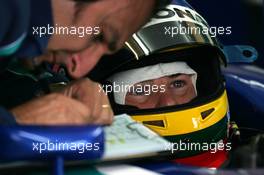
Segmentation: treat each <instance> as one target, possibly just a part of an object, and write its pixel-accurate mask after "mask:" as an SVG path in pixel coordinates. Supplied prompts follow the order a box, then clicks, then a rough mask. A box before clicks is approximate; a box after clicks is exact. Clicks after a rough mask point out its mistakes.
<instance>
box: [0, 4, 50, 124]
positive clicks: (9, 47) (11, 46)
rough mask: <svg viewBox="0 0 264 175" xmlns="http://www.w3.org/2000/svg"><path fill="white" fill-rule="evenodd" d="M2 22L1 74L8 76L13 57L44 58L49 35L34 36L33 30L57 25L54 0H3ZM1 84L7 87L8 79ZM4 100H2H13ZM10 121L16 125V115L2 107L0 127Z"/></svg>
mask: <svg viewBox="0 0 264 175" xmlns="http://www.w3.org/2000/svg"><path fill="white" fill-rule="evenodd" d="M0 22H1V25H0V75H1V76H3V75H4V74H5V76H6V75H7V74H6V73H4V71H5V69H6V66H7V65H8V64H9V61H10V60H11V59H12V58H14V57H16V58H32V57H35V56H37V55H41V54H42V53H43V51H44V50H45V48H46V45H47V43H48V39H49V35H44V36H42V37H39V35H37V34H36V33H35V34H33V31H34V30H33V27H34V28H37V27H45V26H47V25H51V26H52V25H53V22H52V10H51V2H50V0H2V1H0ZM0 78H1V77H0ZM9 80H10V79H9ZM0 81H1V88H2V87H4V86H6V85H5V83H4V81H8V79H7V80H5V79H0ZM17 83H18V82H17ZM20 85H21V84H19V86H20ZM28 90H29V89H28ZM1 93H2V94H3V95H5V93H6V92H3V91H1ZM0 98H1V100H0V101H4V100H10V99H3V98H2V97H0ZM1 105H2V104H1V103H0V106H1ZM10 122H11V123H13V122H14V119H13V118H12V115H11V114H10V113H9V112H7V111H6V110H5V109H4V108H2V107H1V108H0V124H2V123H10Z"/></svg>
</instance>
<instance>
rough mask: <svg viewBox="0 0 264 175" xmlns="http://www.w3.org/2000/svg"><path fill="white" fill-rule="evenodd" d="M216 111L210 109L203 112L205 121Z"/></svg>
mask: <svg viewBox="0 0 264 175" xmlns="http://www.w3.org/2000/svg"><path fill="white" fill-rule="evenodd" d="M214 110H215V109H214V108H211V109H208V110H206V111H203V112H201V116H202V118H203V119H205V118H206V117H208V116H209V115H210V114H211V113H212V112H213V111H214Z"/></svg>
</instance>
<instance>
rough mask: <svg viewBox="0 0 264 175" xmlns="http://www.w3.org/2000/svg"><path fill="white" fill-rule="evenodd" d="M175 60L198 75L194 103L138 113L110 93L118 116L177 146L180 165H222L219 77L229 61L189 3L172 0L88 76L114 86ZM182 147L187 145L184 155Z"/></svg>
mask: <svg viewBox="0 0 264 175" xmlns="http://www.w3.org/2000/svg"><path fill="white" fill-rule="evenodd" d="M180 30H182V31H180ZM175 61H183V62H185V63H187V64H188V65H189V66H190V67H191V68H192V69H193V70H195V71H196V72H197V75H198V76H197V82H196V86H197V97H196V98H195V99H193V100H192V101H191V102H188V103H186V104H181V105H173V106H166V107H160V108H155V109H138V108H136V107H135V106H129V105H120V104H118V103H116V101H115V99H114V96H113V94H110V102H111V103H112V108H113V110H114V113H115V114H121V113H127V114H129V115H131V116H132V117H133V119H135V120H136V121H138V122H141V123H143V124H144V125H145V126H147V127H149V128H150V129H152V130H153V131H155V132H157V133H158V134H159V135H161V136H163V137H165V138H166V139H167V140H169V141H170V142H172V143H175V146H177V147H178V150H179V151H178V152H177V153H176V154H175V156H176V159H175V161H176V162H180V163H184V164H189V165H195V166H206V167H219V166H221V165H222V164H223V162H225V160H226V159H227V157H228V154H227V151H226V150H227V149H226V148H227V140H228V125H229V109H228V100H227V93H226V90H225V82H224V78H223V76H222V73H221V65H225V64H226V58H225V55H224V54H223V52H222V50H221V45H220V44H219V42H218V41H217V39H216V37H215V35H214V33H212V31H210V27H209V25H208V24H207V22H206V20H205V19H204V18H203V17H202V16H201V15H199V14H198V13H197V12H196V11H195V10H194V9H193V8H192V7H191V6H190V5H189V4H188V3H187V2H186V1H184V0H173V1H172V2H171V4H169V5H168V6H166V7H164V8H161V9H159V11H158V13H157V14H156V15H155V16H154V17H153V18H152V19H151V20H150V21H149V22H148V23H147V24H146V25H145V26H144V27H143V28H141V29H140V30H139V31H138V32H137V33H135V34H133V36H132V37H131V38H130V39H129V40H128V41H127V42H126V43H125V46H124V48H123V49H121V50H120V51H118V52H117V53H115V54H114V55H111V56H104V57H103V58H102V59H101V60H100V62H99V63H98V64H97V66H96V67H95V68H94V69H93V70H92V72H91V73H90V78H92V79H94V80H96V81H99V82H101V83H103V84H104V85H107V84H111V82H108V81H107V79H108V78H109V77H110V76H112V75H114V74H118V73H120V72H124V71H127V70H131V69H135V68H141V67H145V66H150V65H156V64H159V63H171V62H175ZM180 144H181V145H185V147H184V148H185V149H184V151H183V149H181V148H180ZM219 144H220V145H221V146H220V147H221V148H220V149H219ZM190 145H193V146H192V147H190ZM188 146H189V147H188ZM194 146H195V148H194ZM229 147H230V145H229ZM212 150H215V151H212Z"/></svg>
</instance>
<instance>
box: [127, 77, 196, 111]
mask: <svg viewBox="0 0 264 175" xmlns="http://www.w3.org/2000/svg"><path fill="white" fill-rule="evenodd" d="M138 85H140V86H142V87H144V86H146V85H150V86H153V85H156V86H159V87H161V86H162V87H163V88H164V91H162V92H161V91H158V92H151V93H149V91H148V92H140V93H138V92H136V91H134V92H131V91H130V92H128V93H127V95H126V98H125V104H126V105H132V106H136V107H138V108H140V109H151V108H158V107H165V106H172V105H180V104H184V103H188V102H190V101H191V100H192V99H194V98H195V97H196V92H195V89H194V86H193V84H192V79H191V75H186V74H179V75H172V76H166V77H162V78H158V79H154V80H149V81H144V82H141V83H138V84H136V85H134V86H138ZM146 89H149V88H146Z"/></svg>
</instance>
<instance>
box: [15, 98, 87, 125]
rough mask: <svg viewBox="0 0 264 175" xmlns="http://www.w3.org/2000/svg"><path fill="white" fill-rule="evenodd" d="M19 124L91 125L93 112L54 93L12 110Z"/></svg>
mask: <svg viewBox="0 0 264 175" xmlns="http://www.w3.org/2000/svg"><path fill="white" fill-rule="evenodd" d="M11 112H12V113H13V114H14V116H15V118H16V121H17V123H19V124H30V125H73V124H85V123H89V122H90V119H89V116H90V115H91V111H90V110H89V108H87V106H85V105H84V104H83V103H81V102H79V101H77V100H75V99H71V98H69V97H66V96H64V95H62V94H58V93H52V94H49V95H45V96H42V97H38V98H36V99H34V100H32V101H29V102H27V103H24V104H22V105H20V106H18V107H15V108H13V109H12V110H11Z"/></svg>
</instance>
